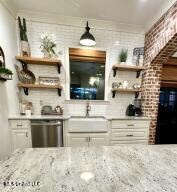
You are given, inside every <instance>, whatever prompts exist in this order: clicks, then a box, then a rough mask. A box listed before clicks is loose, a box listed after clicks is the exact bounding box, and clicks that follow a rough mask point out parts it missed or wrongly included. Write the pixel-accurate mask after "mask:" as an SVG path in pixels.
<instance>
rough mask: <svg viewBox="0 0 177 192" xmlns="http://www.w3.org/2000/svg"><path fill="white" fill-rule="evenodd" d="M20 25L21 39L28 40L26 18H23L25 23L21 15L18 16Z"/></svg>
mask: <svg viewBox="0 0 177 192" xmlns="http://www.w3.org/2000/svg"><path fill="white" fill-rule="evenodd" d="M18 26H19V29H20V40H21V41H27V42H28V37H27V28H26V20H25V19H24V18H23V23H22V22H21V19H20V17H18Z"/></svg>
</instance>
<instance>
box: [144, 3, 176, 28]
mask: <svg viewBox="0 0 177 192" xmlns="http://www.w3.org/2000/svg"><path fill="white" fill-rule="evenodd" d="M175 2H176V0H166V1H165V2H164V3H162V4H161V6H160V7H159V9H158V11H157V12H156V14H155V15H154V17H152V18H151V20H150V21H149V22H148V23H147V24H146V27H145V31H146V32H147V31H148V30H149V29H150V28H151V27H152V26H153V25H154V24H155V23H156V22H157V21H158V20H159V19H160V18H161V17H162V16H163V15H164V14H165V12H166V11H167V10H168V9H169V8H170V7H171V6H172V5H173V4H174V3H175Z"/></svg>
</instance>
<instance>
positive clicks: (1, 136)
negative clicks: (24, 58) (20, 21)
mask: <svg viewBox="0 0 177 192" xmlns="http://www.w3.org/2000/svg"><path fill="white" fill-rule="evenodd" d="M0 26H1V27H0V46H1V47H2V48H3V50H4V53H5V57H6V67H8V68H9V69H11V70H13V72H15V71H14V62H15V59H14V56H15V55H16V50H17V45H16V26H15V19H14V17H13V16H12V15H11V14H10V12H9V11H8V10H7V9H6V8H5V6H4V5H3V4H2V3H1V2H0ZM10 113H11V114H15V113H18V102H17V96H16V78H15V76H14V77H13V81H8V82H1V81H0V159H2V158H4V157H7V155H8V154H10V152H11V148H10V135H9V131H8V115H10Z"/></svg>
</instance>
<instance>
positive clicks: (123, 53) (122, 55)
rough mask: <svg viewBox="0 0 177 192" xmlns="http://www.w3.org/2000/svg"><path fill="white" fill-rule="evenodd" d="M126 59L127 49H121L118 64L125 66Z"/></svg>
mask: <svg viewBox="0 0 177 192" xmlns="http://www.w3.org/2000/svg"><path fill="white" fill-rule="evenodd" d="M127 57H128V49H122V50H121V52H120V53H119V62H120V64H125V63H126V61H127Z"/></svg>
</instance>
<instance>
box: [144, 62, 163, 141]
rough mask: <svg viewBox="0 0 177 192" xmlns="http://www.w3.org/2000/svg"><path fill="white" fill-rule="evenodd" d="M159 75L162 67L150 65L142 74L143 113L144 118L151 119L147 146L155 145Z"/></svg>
mask: <svg viewBox="0 0 177 192" xmlns="http://www.w3.org/2000/svg"><path fill="white" fill-rule="evenodd" d="M161 73H162V65H161V64H152V65H151V66H147V69H146V70H145V72H144V74H143V89H144V92H143V93H142V105H143V112H144V115H145V116H148V117H151V124H150V130H149V144H154V143H155V134H156V124H157V114H158V103H159V92H160V79H161Z"/></svg>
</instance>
